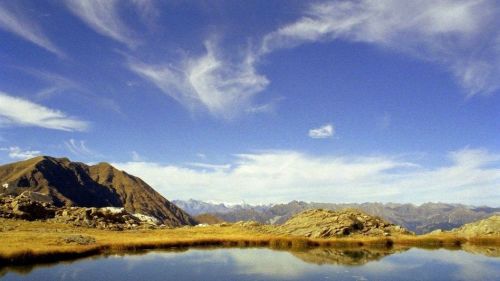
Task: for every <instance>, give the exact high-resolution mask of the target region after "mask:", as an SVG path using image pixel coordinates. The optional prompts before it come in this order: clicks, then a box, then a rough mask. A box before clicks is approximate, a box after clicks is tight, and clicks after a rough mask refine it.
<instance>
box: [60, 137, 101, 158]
mask: <svg viewBox="0 0 500 281" xmlns="http://www.w3.org/2000/svg"><path fill="white" fill-rule="evenodd" d="M64 146H66V148H67V149H68V150H69V151H70V152H71V153H73V154H74V155H77V156H84V157H94V156H97V153H95V152H94V151H92V150H91V149H90V148H88V147H87V144H86V143H85V141H83V140H80V141H77V140H74V139H70V140H69V141H65V142H64Z"/></svg>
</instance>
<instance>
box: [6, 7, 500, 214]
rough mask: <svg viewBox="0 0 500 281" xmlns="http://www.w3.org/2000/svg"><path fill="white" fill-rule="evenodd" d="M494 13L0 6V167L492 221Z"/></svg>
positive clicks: (194, 194)
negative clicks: (487, 212) (447, 211)
mask: <svg viewBox="0 0 500 281" xmlns="http://www.w3.org/2000/svg"><path fill="white" fill-rule="evenodd" d="M498 26H500V4H499V3H498V2H497V1H495V0H489V1H488V0H437V1H436V0H432V1H431V0H422V1H400V0H356V1H285V0H280V1H276V0H265V1H260V0H255V1H176V0H173V1H154V0H123V1H118V0H78V1H77V0H61V1H44V0H40V1H34V0H33V1H28V0H21V1H5V0H0V163H9V162H14V161H20V160H24V159H28V158H30V157H34V156H37V155H50V156H55V157H68V158H70V159H71V160H74V161H80V162H84V163H88V164H93V163H98V162H109V163H112V164H113V165H114V166H116V167H118V168H119V169H123V170H125V171H127V172H129V173H131V174H133V175H136V176H139V177H141V178H142V179H144V180H145V181H146V182H147V183H149V184H150V185H151V186H152V187H153V188H155V189H156V190H158V191H159V192H160V193H161V194H163V195H164V196H165V197H166V198H168V199H189V198H194V199H200V200H206V201H213V202H229V203H240V202H246V203H253V204H263V203H281V202H288V201H291V200H304V201H315V202H373V201H377V202H400V203H415V204H420V203H423V202H450V203H465V204H473V205H477V206H479V205H489V206H500V205H499V204H500V203H499V202H500V137H499V136H500V29H498Z"/></svg>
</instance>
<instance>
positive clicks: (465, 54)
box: [260, 0, 500, 95]
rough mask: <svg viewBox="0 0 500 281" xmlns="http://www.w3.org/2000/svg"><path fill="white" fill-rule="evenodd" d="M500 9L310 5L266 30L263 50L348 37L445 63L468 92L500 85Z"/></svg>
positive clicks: (489, 4)
mask: <svg viewBox="0 0 500 281" xmlns="http://www.w3.org/2000/svg"><path fill="white" fill-rule="evenodd" d="M499 25H500V11H499V10H498V9H497V7H495V1H487V0H463V1H455V0H438V1H435V0H425V1H412V2H408V1H399V0H361V1H331V2H322V3H314V4H311V6H310V8H309V9H308V10H307V12H306V14H305V15H304V16H303V17H302V18H301V19H299V20H297V21H296V22H294V23H291V24H288V25H285V26H282V27H281V28H279V29H277V30H276V31H274V32H272V33H270V34H268V35H266V36H265V37H264V39H263V42H262V47H261V50H260V53H261V54H266V53H269V52H272V51H275V50H277V49H280V48H289V47H294V46H297V45H300V44H304V43H310V42H318V41H330V40H348V41H353V42H365V43H370V44H375V45H378V46H382V47H386V48H389V49H394V50H397V51H400V52H403V53H406V54H410V55H412V56H416V57H418V58H421V59H424V60H428V61H433V62H437V63H439V64H441V65H443V66H444V67H446V68H447V69H448V70H449V71H450V72H451V73H452V74H453V75H454V76H455V77H456V78H457V79H458V81H459V82H460V84H461V85H462V86H463V87H464V88H465V89H466V91H467V92H468V94H469V95H475V94H481V93H482V94H485V93H491V92H493V91H496V90H498V89H499V88H500V79H498V77H499V76H500V48H499V47H498V46H499V43H500V31H499V30H498V28H497V26H499Z"/></svg>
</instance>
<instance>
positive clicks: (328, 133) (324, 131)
mask: <svg viewBox="0 0 500 281" xmlns="http://www.w3.org/2000/svg"><path fill="white" fill-rule="evenodd" d="M334 134H335V128H334V127H333V124H326V125H324V126H321V127H319V128H315V129H310V130H309V137H311V138H313V139H326V138H331V137H333V135H334Z"/></svg>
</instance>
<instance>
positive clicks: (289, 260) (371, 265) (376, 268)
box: [0, 248, 500, 281]
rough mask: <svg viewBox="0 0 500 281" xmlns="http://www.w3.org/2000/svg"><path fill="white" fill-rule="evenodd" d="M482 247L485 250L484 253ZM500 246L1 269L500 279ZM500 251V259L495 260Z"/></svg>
mask: <svg viewBox="0 0 500 281" xmlns="http://www.w3.org/2000/svg"><path fill="white" fill-rule="evenodd" d="M477 252H479V254H478V253H477ZM499 252H500V250H499V249H498V248H490V249H486V250H483V251H476V253H471V252H470V251H468V252H466V251H463V250H445V249H437V250H424V249H418V248H412V249H401V250H386V249H384V250H367V249H354V250H339V249H331V248H315V249H310V250H302V251H294V252H289V251H277V250H271V249H265V248H246V249H240V248H234V249H233V248H220V249H187V250H184V251H152V252H146V253H143V254H131V255H111V256H97V257H91V258H86V259H80V260H76V261H72V262H62V263H57V264H53V265H38V266H24V267H9V268H3V269H0V279H1V280H37V281H41V280H90V281H103V280H120V281H127V280H147V281H153V280H176V281H182V280H205V281H216V280H217V281H223V280H228V281H229V280H231V281H232V280H357V281H361V280H385V281H387V280H443V281H450V280H468V281H471V280H481V281H488V280H496V281H498V280H500V258H499V257H498V253H499ZM495 256H496V257H495Z"/></svg>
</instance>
